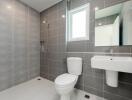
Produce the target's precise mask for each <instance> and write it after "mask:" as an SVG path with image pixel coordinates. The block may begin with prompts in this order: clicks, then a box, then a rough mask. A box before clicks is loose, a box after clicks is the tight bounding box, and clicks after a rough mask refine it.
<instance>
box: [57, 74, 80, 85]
mask: <svg viewBox="0 0 132 100" xmlns="http://www.w3.org/2000/svg"><path fill="white" fill-rule="evenodd" d="M76 79H77V76H76V75H71V74H63V75H60V76H58V77H57V78H56V80H55V83H56V84H58V85H67V84H70V83H72V82H74V81H75V80H76Z"/></svg>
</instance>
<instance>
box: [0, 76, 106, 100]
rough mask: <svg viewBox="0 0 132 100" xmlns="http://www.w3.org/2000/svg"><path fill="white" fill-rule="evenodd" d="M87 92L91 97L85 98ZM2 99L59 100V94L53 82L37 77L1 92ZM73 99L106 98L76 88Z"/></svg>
mask: <svg viewBox="0 0 132 100" xmlns="http://www.w3.org/2000/svg"><path fill="white" fill-rule="evenodd" d="M38 79H41V80H38ZM85 94H88V95H90V99H86V98H84V95H85ZM0 100H59V96H58V94H57V93H56V90H55V87H54V83H53V82H51V81H49V80H47V79H44V78H41V77H37V78H35V79H33V80H30V81H28V82H25V83H22V84H20V85H17V86H14V87H12V88H10V89H7V90H5V91H2V92H0ZM72 100H104V99H103V98H100V97H98V96H95V95H92V94H89V93H86V92H83V91H81V90H75V93H74V94H73V96H72Z"/></svg>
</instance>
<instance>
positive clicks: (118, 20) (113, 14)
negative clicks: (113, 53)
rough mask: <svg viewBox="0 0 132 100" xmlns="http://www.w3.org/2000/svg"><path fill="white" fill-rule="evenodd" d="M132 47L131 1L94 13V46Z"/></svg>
mask: <svg viewBox="0 0 132 100" xmlns="http://www.w3.org/2000/svg"><path fill="white" fill-rule="evenodd" d="M123 45H132V0H131V1H127V2H124V3H120V4H117V5H114V6H111V7H108V8H104V9H101V10H96V11H95V46H123Z"/></svg>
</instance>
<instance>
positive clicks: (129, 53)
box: [65, 52, 132, 55]
mask: <svg viewBox="0 0 132 100" xmlns="http://www.w3.org/2000/svg"><path fill="white" fill-rule="evenodd" d="M65 53H82V54H86V53H87V54H93V53H94V54H96V53H97V54H111V53H108V52H65ZM112 54H123V55H125V54H132V53H112Z"/></svg>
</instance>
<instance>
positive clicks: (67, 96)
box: [60, 94, 71, 100]
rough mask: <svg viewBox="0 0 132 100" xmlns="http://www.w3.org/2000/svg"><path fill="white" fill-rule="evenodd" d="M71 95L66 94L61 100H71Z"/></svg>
mask: <svg viewBox="0 0 132 100" xmlns="http://www.w3.org/2000/svg"><path fill="white" fill-rule="evenodd" d="M70 97H71V96H70V94H65V95H62V96H61V98H60V100H70Z"/></svg>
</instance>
